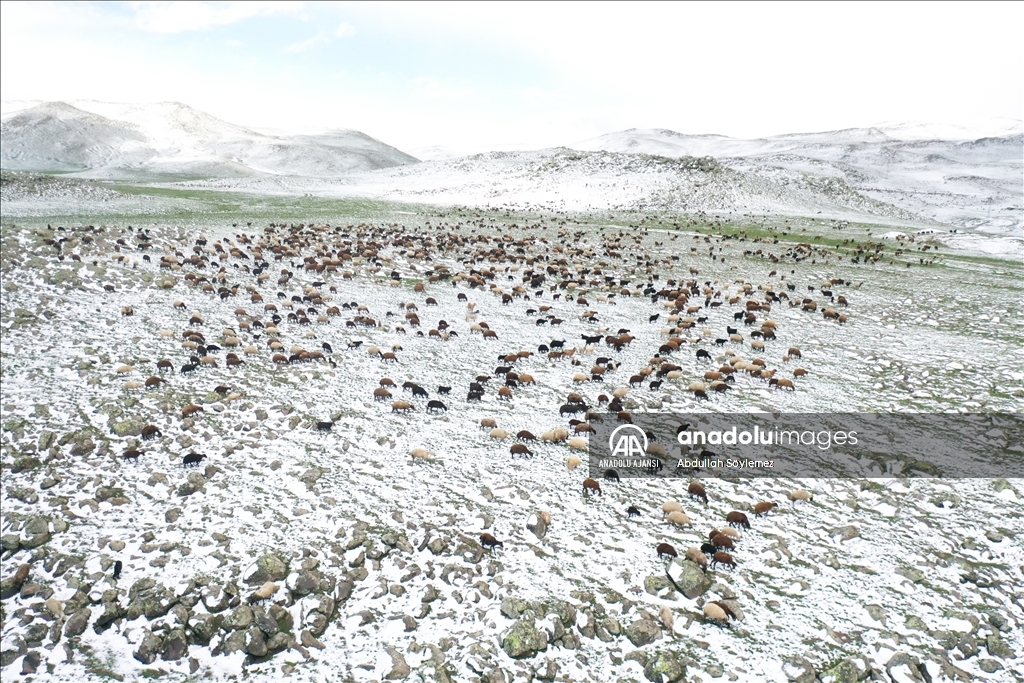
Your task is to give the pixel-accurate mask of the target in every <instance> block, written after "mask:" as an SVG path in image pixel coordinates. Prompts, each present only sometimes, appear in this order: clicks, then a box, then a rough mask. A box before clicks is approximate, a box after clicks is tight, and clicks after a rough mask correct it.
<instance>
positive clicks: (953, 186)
mask: <svg viewBox="0 0 1024 683" xmlns="http://www.w3.org/2000/svg"><path fill="white" fill-rule="evenodd" d="M991 132H995V133H998V134H997V135H992V136H989V137H982V138H975V137H971V134H972V131H971V130H970V129H966V128H956V127H952V126H927V125H923V124H899V125H893V126H882V127H875V128H858V129H847V130H837V131H829V132H823V133H801V134H793V135H779V136H775V137H768V138H760V139H754V140H741V139H737V138H730V137H726V136H722V135H684V134H682V133H677V132H675V131H672V130H663V129H635V128H634V129H629V130H623V131H619V132H616V133H609V134H607V135H602V136H600V137H597V138H593V139H590V140H584V141H582V142H579V143H576V144H574V145H571V147H572V148H573V149H579V150H585V151H604V152H618V153H629V154H655V155H659V156H666V157H673V158H681V157H688V156H713V157H715V158H716V159H718V160H719V161H721V162H722V163H723V164H725V165H726V166H728V167H730V168H733V169H735V170H739V171H743V172H745V173H747V174H750V175H752V176H760V177H764V178H779V177H781V176H783V175H790V176H792V177H794V178H795V177H801V176H804V175H814V176H823V177H826V178H828V177H831V178H836V179H839V180H842V181H844V182H845V184H846V185H848V186H849V187H850V188H851V189H853V190H854V191H856V192H857V193H859V194H861V195H864V196H865V197H870V198H872V199H877V200H879V201H882V202H885V203H888V204H892V205H893V206H896V207H899V208H900V209H904V210H906V211H908V212H910V213H913V214H916V215H919V216H922V217H925V218H929V219H932V220H936V221H939V222H941V223H945V224H948V225H953V226H958V227H962V228H983V229H987V230H992V231H996V232H1012V231H1018V232H1019V229H1020V225H1021V219H1022V211H1024V199H1022V193H1021V182H1022V171H1024V136H1022V134H1021V130H1020V123H1019V122H1005V123H1004V124H1003V125H1000V126H997V127H994V128H992V130H991ZM975 134H976V132H975Z"/></svg>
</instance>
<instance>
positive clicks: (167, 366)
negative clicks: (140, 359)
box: [156, 358, 174, 372]
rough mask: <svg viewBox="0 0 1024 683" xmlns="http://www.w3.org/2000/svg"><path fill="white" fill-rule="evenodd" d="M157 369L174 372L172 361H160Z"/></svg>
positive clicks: (157, 363)
mask: <svg viewBox="0 0 1024 683" xmlns="http://www.w3.org/2000/svg"><path fill="white" fill-rule="evenodd" d="M156 369H157V370H170V371H171V372H174V365H173V364H172V363H171V361H169V360H168V359H166V358H164V359H161V360H158V361H157V362H156Z"/></svg>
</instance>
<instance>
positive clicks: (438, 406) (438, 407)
mask: <svg viewBox="0 0 1024 683" xmlns="http://www.w3.org/2000/svg"><path fill="white" fill-rule="evenodd" d="M427 412H428V413H446V412H448V406H446V405H445V404H444V403H442V402H441V401H438V400H433V401H430V402H428V403H427Z"/></svg>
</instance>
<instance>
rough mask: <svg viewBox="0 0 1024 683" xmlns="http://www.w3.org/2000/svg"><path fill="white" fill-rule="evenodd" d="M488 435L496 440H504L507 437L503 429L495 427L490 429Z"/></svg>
mask: <svg viewBox="0 0 1024 683" xmlns="http://www.w3.org/2000/svg"><path fill="white" fill-rule="evenodd" d="M488 436H489V437H491V438H492V439H497V440H498V441H504V440H505V439H507V438H508V437H509V434H508V432H507V431H505V430H504V429H499V428H497V427H495V428H494V429H492V430H491V431H490V433H489V434H488Z"/></svg>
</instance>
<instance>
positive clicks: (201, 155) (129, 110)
mask: <svg viewBox="0 0 1024 683" xmlns="http://www.w3.org/2000/svg"><path fill="white" fill-rule="evenodd" d="M5 108H6V107H5ZM10 108H11V109H16V110H15V111H10V112H9V113H5V115H4V117H3V123H2V126H3V144H2V158H3V165H4V169H5V170H15V171H42V172H52V171H59V172H77V173H79V174H81V175H84V176H88V177H98V178H122V179H136V178H139V177H147V176H154V175H161V174H177V175H192V176H201V177H245V176H254V175H263V174H273V175H301V176H311V177H332V176H339V175H343V174H347V173H352V172H358V171H368V170H374V169H380V168H387V167H390V166H397V165H402V164H409V163H414V162H415V161H416V159H415V158H414V157H412V156H410V155H408V154H406V153H404V152H402V151H400V150H398V149H395V148H394V147H391V146H389V145H386V144H384V143H382V142H380V141H379V140H375V139H374V138H371V137H370V136H368V135H366V134H364V133H360V132H359V131H354V130H337V131H330V132H327V133H322V134H318V135H268V134H264V133H259V132H256V131H253V130H250V129H247V128H243V127H241V126H236V125H234V124H231V123H228V122H226V121H222V120H220V119H218V118H215V117H213V116H210V115H209V114H205V113H203V112H201V111H197V110H195V109H193V108H191V107H188V106H186V105H184V104H181V103H178V102H160V103H157V104H146V105H138V104H117V103H108V102H76V103H75V106H73V105H72V104H68V103H65V102H45V103H42V104H39V105H36V106H34V107H30V108H27V109H25V108H23V109H17V107H15V106H14V105H11V106H10Z"/></svg>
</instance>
